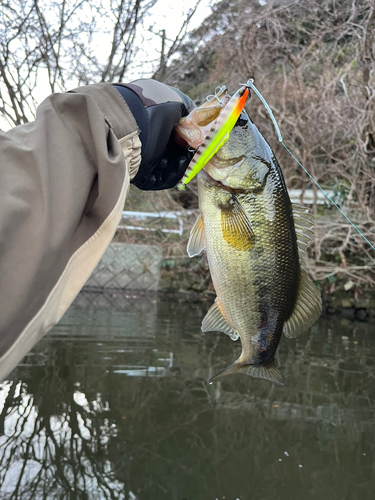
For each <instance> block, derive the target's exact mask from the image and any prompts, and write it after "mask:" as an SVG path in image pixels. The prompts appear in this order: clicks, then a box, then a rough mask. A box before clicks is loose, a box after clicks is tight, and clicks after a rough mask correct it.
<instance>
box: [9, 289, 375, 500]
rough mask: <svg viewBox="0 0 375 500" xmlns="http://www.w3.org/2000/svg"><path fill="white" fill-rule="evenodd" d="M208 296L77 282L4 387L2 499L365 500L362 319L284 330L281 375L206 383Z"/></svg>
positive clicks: (374, 416)
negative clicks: (87, 288)
mask: <svg viewBox="0 0 375 500" xmlns="http://www.w3.org/2000/svg"><path fill="white" fill-rule="evenodd" d="M208 307H209V303H207V302H206V303H204V302H202V303H198V304H189V303H187V302H186V301H182V300H179V301H178V300H174V299H173V298H170V299H168V300H164V301H162V300H156V299H155V298H152V297H132V296H127V297H126V296H124V295H121V294H120V295H110V294H95V293H88V292H84V293H81V294H80V295H79V296H78V298H77V300H76V301H75V303H74V305H73V307H72V308H71V309H70V310H69V311H68V313H67V314H66V315H65V316H64V318H63V319H62V321H61V322H60V324H59V325H57V326H56V327H55V328H54V329H53V330H52V331H51V332H50V334H48V335H47V336H46V337H45V338H44V339H43V340H42V341H41V342H39V344H38V345H37V346H36V347H35V348H34V350H33V351H32V352H31V353H30V354H29V355H28V356H26V358H25V359H24V360H23V362H22V363H21V364H20V365H19V366H18V367H17V369H16V370H14V372H13V373H12V374H11V376H10V377H9V380H7V381H5V382H4V383H2V384H1V389H0V436H1V437H0V445H1V451H0V498H1V499H22V500H28V499H31V498H35V499H44V498H46V499H68V498H69V499H74V498H77V499H81V498H82V499H84V498H87V499H107V498H108V499H126V500H128V499H129V500H164V499H168V500H169V499H171V500H216V499H220V500H221V499H226V500H236V499H241V500H248V499H249V500H258V499H259V500H268V499H270V500H271V499H272V500H276V499H280V500H294V499H297V500H299V499H314V500H315V499H319V500H325V499H327V500H336V499H337V500H352V499H353V500H354V499H358V500H367V499H373V498H375V460H374V452H375V413H374V409H375V384H374V381H375V362H374V361H375V335H374V333H375V332H374V330H375V328H374V325H370V324H366V323H359V322H352V321H349V320H345V319H341V318H337V317H325V318H321V319H320V320H319V321H318V323H316V324H315V325H314V326H313V327H312V328H311V329H310V330H309V331H308V332H307V333H305V334H304V335H302V336H301V337H300V338H298V339H296V340H287V339H282V342H281V344H280V347H279V364H280V365H281V367H282V371H283V373H284V374H285V377H286V379H287V385H286V386H285V387H275V386H273V385H271V384H270V383H268V382H266V381H262V380H254V379H251V378H249V377H246V376H244V375H236V376H231V377H228V378H227V379H222V381H219V382H216V383H214V384H212V385H210V386H209V385H207V382H206V381H207V378H208V377H209V376H211V375H213V374H214V373H216V372H217V371H219V370H220V369H222V368H224V367H226V366H227V365H228V364H230V363H231V362H233V361H234V360H235V359H236V358H237V357H238V354H239V351H240V344H239V341H238V342H233V341H231V340H230V339H229V337H227V336H226V335H225V334H215V333H206V334H202V333H200V324H201V320H202V318H203V316H204V314H205V312H206V311H207V309H208Z"/></svg>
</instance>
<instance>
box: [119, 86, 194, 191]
mask: <svg viewBox="0 0 375 500" xmlns="http://www.w3.org/2000/svg"><path fill="white" fill-rule="evenodd" d="M114 86H115V88H116V89H117V90H118V91H119V92H120V94H121V95H122V96H123V98H124V99H125V101H126V103H127V105H128V106H129V108H130V111H131V112H132V114H133V116H134V118H135V121H136V122H137V125H138V128H139V131H140V134H139V138H140V140H141V143H142V150H141V157H142V161H141V164H140V166H139V170H138V173H137V175H136V176H135V177H134V179H133V180H132V184H135V185H136V186H137V187H138V188H139V189H143V190H159V189H168V188H171V187H174V186H175V185H176V184H177V183H178V181H179V180H180V179H181V178H182V176H183V175H184V173H185V170H186V169H187V166H188V165H189V163H190V160H191V158H192V157H193V154H194V153H192V152H190V151H189V150H188V149H187V146H186V147H182V146H180V145H179V144H177V142H176V141H175V139H174V134H173V131H174V129H175V128H176V126H177V125H178V122H179V121H180V118H181V117H183V116H186V115H187V114H189V113H190V111H191V110H192V109H193V108H195V104H194V102H193V101H192V100H191V99H190V98H189V97H188V96H186V95H185V94H183V93H182V92H180V91H179V90H178V89H175V88H173V87H169V86H168V85H165V84H164V83H160V82H158V81H156V80H148V79H141V80H136V81H134V82H132V83H127V84H123V83H118V84H115V85H114Z"/></svg>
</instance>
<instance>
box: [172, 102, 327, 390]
mask: <svg viewBox="0 0 375 500" xmlns="http://www.w3.org/2000/svg"><path fill="white" fill-rule="evenodd" d="M224 98H225V99H226V101H227V100H228V98H226V97H225V96H224ZM219 111H220V106H219V105H217V104H215V102H211V103H210V102H209V103H205V104H204V105H203V106H201V107H200V108H196V109H195V110H193V111H192V113H191V115H189V116H188V117H186V118H184V119H182V120H181V122H180V124H179V126H178V129H177V132H178V134H179V135H181V136H182V137H183V138H184V139H185V140H186V141H187V142H188V143H189V144H190V145H191V146H192V147H194V148H196V147H197V146H198V145H199V144H200V142H202V138H204V137H205V136H206V135H207V130H208V129H209V127H212V122H210V123H207V120H208V117H210V118H211V120H212V119H214V117H215V113H216V116H217V115H218V113H219ZM199 141H200V142H199ZM197 179H198V196H199V208H200V212H201V213H200V216H199V217H198V220H197V221H196V223H195V225H194V227H193V229H192V230H191V235H190V239H189V243H188V254H189V256H190V257H193V256H195V255H198V254H199V253H200V252H202V251H203V250H205V251H206V253H207V259H208V264H209V268H210V272H211V277H212V281H213V285H214V288H215V291H216V294H217V298H216V300H215V303H214V304H213V306H212V307H211V309H210V310H209V311H208V313H207V315H206V316H205V318H204V319H203V322H202V331H203V332H207V331H221V332H224V333H226V334H228V335H229V336H230V337H231V338H232V339H233V340H237V339H238V337H240V339H241V344H242V353H241V355H240V357H239V358H238V359H237V360H236V361H235V362H234V363H232V364H231V365H230V366H228V367H227V368H225V370H223V371H222V372H220V373H218V374H217V375H215V376H214V377H213V378H212V379H211V381H212V380H217V379H218V378H219V377H222V376H224V375H229V374H233V373H237V372H238V373H245V374H247V375H250V376H252V377H255V378H263V379H266V380H269V381H271V382H273V383H275V384H277V385H283V384H284V382H285V379H284V376H283V374H282V372H281V371H280V369H279V367H278V366H277V364H276V361H275V353H276V349H277V346H278V344H279V342H280V339H281V336H282V333H284V334H285V336H286V337H289V338H293V337H297V336H298V335H300V334H301V333H302V332H303V331H305V330H306V329H307V328H309V327H310V326H311V325H312V324H313V323H314V322H315V321H316V320H317V319H318V317H319V316H320V313H321V298H320V293H319V291H318V290H317V288H316V287H315V286H314V284H313V283H312V281H311V280H310V278H309V277H308V275H307V274H306V272H305V271H304V270H303V269H302V268H301V262H302V256H303V255H304V251H305V249H306V247H307V245H308V243H309V240H310V239H311V235H312V227H313V219H312V216H311V215H310V214H309V213H308V210H307V209H306V208H304V207H302V206H300V205H296V204H292V203H291V201H290V199H289V195H288V191H287V189H286V186H285V182H284V178H283V174H282V172H281V169H280V166H279V164H278V162H277V160H276V158H275V155H274V154H273V152H272V150H271V148H270V146H269V145H268V143H267V142H266V141H265V139H264V138H263V136H262V135H261V134H260V132H259V131H258V129H257V127H256V126H255V125H254V124H253V123H252V122H251V120H250V119H249V117H248V116H247V114H246V113H245V112H243V113H242V114H241V116H240V118H239V119H238V121H237V123H236V126H235V127H234V129H233V130H232V132H231V134H230V136H229V139H228V141H227V142H226V143H225V144H224V145H223V147H222V148H221V149H220V150H219V151H218V152H217V153H216V155H215V156H213V158H212V159H211V160H210V161H209V162H208V163H207V164H206V166H205V167H204V169H203V170H202V171H201V172H200V173H199V174H198V177H197Z"/></svg>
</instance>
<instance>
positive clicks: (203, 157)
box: [177, 86, 249, 191]
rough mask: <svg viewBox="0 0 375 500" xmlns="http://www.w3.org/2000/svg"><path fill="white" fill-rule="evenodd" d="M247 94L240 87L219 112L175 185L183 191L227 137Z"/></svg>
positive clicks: (245, 87) (243, 88)
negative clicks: (180, 179)
mask: <svg viewBox="0 0 375 500" xmlns="http://www.w3.org/2000/svg"><path fill="white" fill-rule="evenodd" d="M248 95H249V89H248V88H247V86H243V87H241V88H240V89H239V90H238V91H237V92H236V93H235V94H234V95H233V97H231V99H230V100H229V102H228V104H226V105H225V106H224V108H223V110H222V111H221V112H220V114H219V116H218V118H217V120H216V121H215V125H214V126H213V127H212V128H211V129H210V131H209V132H208V134H207V136H206V137H205V138H204V140H203V142H202V144H201V145H200V146H199V148H198V150H197V152H196V153H195V155H194V156H193V159H192V160H191V162H190V164H189V166H188V168H187V170H186V172H185V175H184V177H183V178H182V181H181V182H180V183H179V184H178V185H177V187H178V189H180V190H181V191H183V190H184V189H185V188H186V184H188V183H189V182H190V181H191V180H192V179H194V177H195V176H196V175H197V174H198V172H200V171H201V170H202V168H203V167H204V166H205V165H206V164H207V163H208V162H209V161H210V160H211V158H212V157H213V156H214V154H216V153H217V152H218V150H219V149H220V148H221V147H222V146H223V144H224V143H225V142H226V141H227V140H228V139H229V134H230V133H231V131H232V129H233V127H234V126H235V124H236V122H237V120H238V118H239V116H240V114H241V112H242V110H243V108H244V106H245V103H246V100H247V98H248Z"/></svg>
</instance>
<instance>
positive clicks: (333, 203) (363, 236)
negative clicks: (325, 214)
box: [240, 79, 375, 250]
mask: <svg viewBox="0 0 375 500" xmlns="http://www.w3.org/2000/svg"><path fill="white" fill-rule="evenodd" d="M240 85H246V86H248V87H250V88H252V89H253V90H254V92H255V93H256V95H257V96H258V97H259V99H260V100H261V101H262V103H263V105H264V107H265V108H266V110H267V112H268V114H269V115H270V117H271V120H272V123H273V124H274V126H275V129H276V133H277V136H278V138H279V141H280V142H281V144H282V145H283V146H284V148H285V149H286V150H287V152H288V153H289V154H290V156H291V157H292V158H293V160H294V161H295V162H297V163H298V165H299V166H300V167H301V168H302V169H303V171H304V172H305V173H306V174H307V175H308V176H309V178H310V179H311V180H312V181H313V183H314V184H315V185H316V186H317V187H318V188H319V189H320V191H321V192H322V193H323V194H324V196H325V197H326V198H327V199H328V200H329V201H330V202H331V203H332V205H333V206H334V207H336V208H337V210H338V211H339V212H340V213H341V215H343V216H344V217H345V219H346V220H347V221H348V222H349V223H350V224H351V225H352V226H353V227H354V229H355V230H356V231H357V233H358V234H359V235H360V236H362V238H363V239H364V240H365V241H366V243H368V244H369V245H370V247H371V248H372V249H373V250H375V247H374V246H373V245H372V244H371V243H370V242H369V240H368V239H367V238H366V236H365V235H364V234H362V233H361V231H360V230H359V229H358V228H357V226H356V225H355V224H354V223H353V222H352V221H351V220H350V219H349V217H347V216H346V215H345V214H344V212H343V211H342V210H341V208H340V207H338V206H337V205H336V203H335V202H334V201H333V200H332V198H330V197H329V196H328V194H327V193H326V192H325V191H324V189H323V188H321V187H320V185H319V184H318V183H317V182H316V180H315V179H314V178H313V177H312V176H311V175H310V174H309V172H308V171H307V170H306V169H305V167H304V166H303V165H302V163H300V162H299V161H298V160H297V158H296V157H295V156H294V154H293V153H292V152H291V151H289V149H288V148H287V147H286V145H285V144H284V141H283V138H282V137H281V133H280V129H279V126H278V125H277V122H276V119H275V117H274V116H273V113H272V111H271V108H270V107H269V106H268V104H267V102H266V100H265V99H264V97H263V96H262V94H261V93H260V92H259V90H258V89H257V88H256V87H255V85H254V80H253V79H250V80H248V82H247V83H246V84H240Z"/></svg>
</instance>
